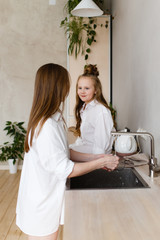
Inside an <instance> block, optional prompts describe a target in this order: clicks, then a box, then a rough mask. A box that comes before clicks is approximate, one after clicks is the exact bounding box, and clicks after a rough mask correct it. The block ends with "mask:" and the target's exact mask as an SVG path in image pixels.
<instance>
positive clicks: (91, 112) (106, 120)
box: [69, 100, 114, 154]
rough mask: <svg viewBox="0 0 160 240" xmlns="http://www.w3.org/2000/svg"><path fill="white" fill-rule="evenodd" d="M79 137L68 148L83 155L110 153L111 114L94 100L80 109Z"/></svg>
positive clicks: (111, 141) (111, 139)
mask: <svg viewBox="0 0 160 240" xmlns="http://www.w3.org/2000/svg"><path fill="white" fill-rule="evenodd" d="M80 115H81V119H82V121H81V127H80V131H81V137H78V138H77V139H76V141H75V143H74V144H70V146H69V147H70V148H71V149H73V150H75V151H78V152H83V153H93V154H104V153H105V154H108V153H110V152H111V149H112V143H113V138H112V136H111V131H112V130H113V129H114V127H113V120H112V116H111V112H110V110H109V109H107V108H106V107H105V106H104V105H102V104H101V103H99V102H98V101H96V100H93V101H91V102H90V103H88V104H87V105H86V106H85V104H84V105H83V107H82V110H81V112H80Z"/></svg>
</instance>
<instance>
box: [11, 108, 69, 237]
mask: <svg viewBox="0 0 160 240" xmlns="http://www.w3.org/2000/svg"><path fill="white" fill-rule="evenodd" d="M36 130H37V129H36ZM73 166H74V163H73V162H72V161H71V160H70V159H69V148H68V143H67V135H66V131H65V128H64V122H63V120H62V118H61V114H60V113H59V112H57V113H56V114H54V115H53V116H52V117H51V118H49V119H48V120H47V121H46V122H45V123H44V125H43V127H42V129H41V131H40V134H39V135H38V137H35V136H34V138H33V144H32V147H31V148H30V150H29V152H28V153H25V156H24V163H23V168H22V174H21V180H20V186H19V193H18V200H17V209H16V213H17V219H16V223H17V225H18V226H19V228H20V229H21V230H22V231H23V232H24V233H26V234H28V235H33V236H46V235H49V234H51V233H54V232H56V231H57V230H58V227H59V224H60V218H61V214H62V208H63V203H64V192H65V184H66V179H67V177H68V175H69V174H70V173H71V172H72V170H73Z"/></svg>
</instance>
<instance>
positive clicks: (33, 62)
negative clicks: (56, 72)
mask: <svg viewBox="0 0 160 240" xmlns="http://www.w3.org/2000/svg"><path fill="white" fill-rule="evenodd" d="M65 3H66V0H58V1H56V5H55V6H50V5H49V0H47V1H46V0H34V1H32V0H27V1H26V0H21V1H19V0H14V1H11V0H6V1H3V0H0V10H1V14H0V144H2V143H3V142H4V141H5V140H6V137H5V133H4V131H3V128H4V125H5V122H6V121H7V120H11V121H25V124H26V125H27V122H28V117H29V112H30V108H31V104H32V96H33V86H34V79H35V73H36V71H37V69H38V68H39V67H40V66H41V65H43V64H46V63H48V62H55V63H58V64H61V65H63V66H64V67H66V66H67V47H66V37H65V34H64V29H62V28H60V27H59V26H60V22H61V20H62V19H63V18H64V5H65Z"/></svg>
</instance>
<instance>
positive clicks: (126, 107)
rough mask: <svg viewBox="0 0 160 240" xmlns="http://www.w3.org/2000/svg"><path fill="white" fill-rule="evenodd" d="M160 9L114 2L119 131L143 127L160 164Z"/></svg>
mask: <svg viewBox="0 0 160 240" xmlns="http://www.w3.org/2000/svg"><path fill="white" fill-rule="evenodd" d="M159 9H160V1H159V0H154V1H151V0H134V1H133V0H121V1H120V0H112V15H113V17H114V20H113V105H114V106H115V107H116V109H117V114H118V115H117V122H118V128H119V129H123V128H124V127H125V126H127V127H129V128H130V129H131V130H132V131H135V130H137V129H138V128H139V127H141V128H144V129H146V130H147V131H148V132H150V133H152V134H153V136H154V138H155V145H156V146H155V152H156V156H157V157H158V159H159V163H160V110H159V109H160V14H159ZM145 150H146V149H145Z"/></svg>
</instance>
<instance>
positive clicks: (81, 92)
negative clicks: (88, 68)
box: [77, 77, 96, 104]
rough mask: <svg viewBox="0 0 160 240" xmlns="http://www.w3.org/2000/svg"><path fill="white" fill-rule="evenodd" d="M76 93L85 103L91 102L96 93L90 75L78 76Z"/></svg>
mask: <svg viewBox="0 0 160 240" xmlns="http://www.w3.org/2000/svg"><path fill="white" fill-rule="evenodd" d="M77 93H78V96H79V98H80V99H81V100H82V101H83V102H85V103H86V104H88V103H89V102H91V101H92V100H93V99H94V96H95V93H96V91H95V87H94V84H93V80H92V79H91V78H90V77H80V79H79V81H78V92H77Z"/></svg>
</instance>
